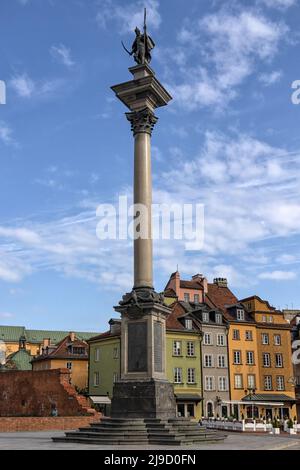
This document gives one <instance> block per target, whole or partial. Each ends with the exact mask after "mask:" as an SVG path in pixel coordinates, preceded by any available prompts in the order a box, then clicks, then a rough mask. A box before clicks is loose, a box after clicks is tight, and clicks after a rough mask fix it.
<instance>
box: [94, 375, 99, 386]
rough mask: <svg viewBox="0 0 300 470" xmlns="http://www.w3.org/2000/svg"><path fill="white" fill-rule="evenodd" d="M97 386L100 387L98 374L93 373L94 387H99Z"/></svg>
mask: <svg viewBox="0 0 300 470" xmlns="http://www.w3.org/2000/svg"><path fill="white" fill-rule="evenodd" d="M99 385H100V375H99V372H94V387H99Z"/></svg>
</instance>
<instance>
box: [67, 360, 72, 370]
mask: <svg viewBox="0 0 300 470" xmlns="http://www.w3.org/2000/svg"><path fill="white" fill-rule="evenodd" d="M67 369H69V370H72V362H67Z"/></svg>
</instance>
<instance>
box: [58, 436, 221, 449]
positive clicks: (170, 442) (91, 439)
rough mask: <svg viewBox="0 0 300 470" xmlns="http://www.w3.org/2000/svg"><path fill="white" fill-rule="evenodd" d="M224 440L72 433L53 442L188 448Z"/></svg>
mask: <svg viewBox="0 0 300 470" xmlns="http://www.w3.org/2000/svg"><path fill="white" fill-rule="evenodd" d="M223 440H224V436H218V435H215V436H210V437H209V438H207V437H205V436H198V437H196V438H188V437H186V438H185V439H182V438H176V437H173V438H172V439H170V438H166V437H165V436H164V437H161V438H159V439H158V438H141V437H139V436H137V437H136V439H130V440H128V439H112V438H104V437H98V436H88V437H87V436H81V435H80V433H74V434H73V435H72V436H66V437H54V438H53V441H54V442H60V443H61V442H63V443H78V444H95V445H103V446H112V445H113V446H114V445H115V446H124V445H128V446H132V445H139V446H140V445H143V444H147V445H159V446H176V447H179V446H190V445H196V444H199V445H200V444H208V443H215V442H220V441H223Z"/></svg>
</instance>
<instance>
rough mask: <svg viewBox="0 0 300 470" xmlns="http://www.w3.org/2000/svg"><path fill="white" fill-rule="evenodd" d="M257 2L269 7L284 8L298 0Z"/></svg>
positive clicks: (264, 0)
mask: <svg viewBox="0 0 300 470" xmlns="http://www.w3.org/2000/svg"><path fill="white" fill-rule="evenodd" d="M259 3H262V4H265V5H266V6H267V7H269V8H277V9H279V10H285V9H286V8H290V7H292V6H294V5H296V4H297V3H298V0H259Z"/></svg>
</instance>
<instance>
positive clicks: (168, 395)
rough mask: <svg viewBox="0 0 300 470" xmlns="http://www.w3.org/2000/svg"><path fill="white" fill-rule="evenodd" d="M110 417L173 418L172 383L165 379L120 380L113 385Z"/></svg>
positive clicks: (174, 408) (174, 404)
mask: <svg viewBox="0 0 300 470" xmlns="http://www.w3.org/2000/svg"><path fill="white" fill-rule="evenodd" d="M111 406H112V408H111V416H112V418H129V419H130V418H142V419H147V418H148V419H149V418H151V419H154V418H159V419H170V418H175V414H176V413H175V410H176V403H175V397H174V390H173V385H172V384H170V383H169V382H167V381H162V380H155V379H152V380H149V381H145V382H141V381H138V382H133V381H121V382H117V383H116V384H115V386H114V391H113V398H112V404H111Z"/></svg>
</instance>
